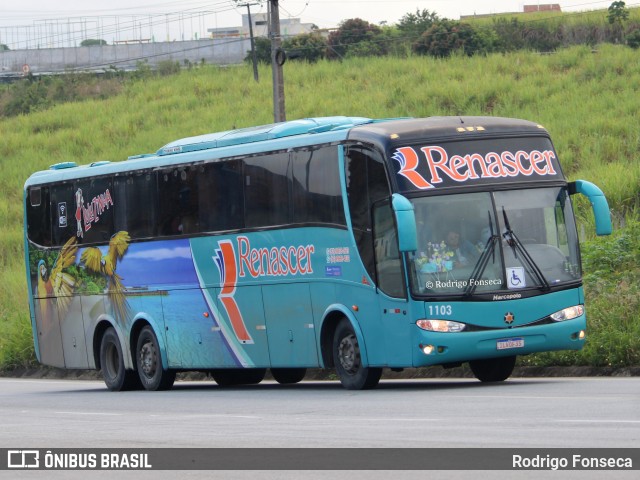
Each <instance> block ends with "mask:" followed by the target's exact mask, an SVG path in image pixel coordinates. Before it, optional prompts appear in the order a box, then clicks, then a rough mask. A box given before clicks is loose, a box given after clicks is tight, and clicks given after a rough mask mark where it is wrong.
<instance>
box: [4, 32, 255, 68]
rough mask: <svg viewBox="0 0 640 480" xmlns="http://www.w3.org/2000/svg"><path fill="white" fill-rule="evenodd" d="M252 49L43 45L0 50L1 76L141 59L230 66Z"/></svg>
mask: <svg viewBox="0 0 640 480" xmlns="http://www.w3.org/2000/svg"><path fill="white" fill-rule="evenodd" d="M250 49H251V42H250V40H248V39H232V40H230V39H203V40H190V41H184V42H156V43H136V44H125V45H101V46H98V45H96V46H91V47H76V48H43V49H32V50H10V51H2V52H0V76H2V75H6V76H15V75H22V74H23V73H24V72H25V70H28V71H29V72H31V73H33V74H34V75H38V74H48V73H61V72H64V71H66V70H70V69H73V70H97V71H99V70H107V69H109V67H110V66H111V65H113V66H114V67H116V68H117V69H119V70H132V69H135V68H136V64H137V62H139V61H146V62H148V64H149V65H150V66H151V67H155V66H156V65H158V63H160V62H163V61H167V60H171V61H174V62H175V61H178V62H180V64H181V65H182V64H184V61H185V60H188V61H189V62H191V63H199V62H201V61H202V60H203V59H204V61H205V63H207V64H216V65H229V64H234V63H241V62H242V60H243V59H244V57H245V56H246V55H247V51H249V50H250Z"/></svg>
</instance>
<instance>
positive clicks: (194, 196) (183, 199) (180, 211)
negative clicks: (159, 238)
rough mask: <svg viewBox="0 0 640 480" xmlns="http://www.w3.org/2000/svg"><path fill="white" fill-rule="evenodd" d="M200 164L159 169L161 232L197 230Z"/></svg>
mask: <svg viewBox="0 0 640 480" xmlns="http://www.w3.org/2000/svg"><path fill="white" fill-rule="evenodd" d="M198 210H199V206H198V167H194V166H185V167H180V168H170V169H166V170H161V171H159V172H158V217H159V228H160V232H159V233H160V235H182V234H189V233H198V232H199V231H200V227H199V225H198Z"/></svg>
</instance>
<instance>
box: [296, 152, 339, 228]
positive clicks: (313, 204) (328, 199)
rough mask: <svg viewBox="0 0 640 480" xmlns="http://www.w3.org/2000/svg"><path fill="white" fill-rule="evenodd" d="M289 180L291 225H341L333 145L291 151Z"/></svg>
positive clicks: (335, 158) (335, 153)
mask: <svg viewBox="0 0 640 480" xmlns="http://www.w3.org/2000/svg"><path fill="white" fill-rule="evenodd" d="M292 177H293V185H292V188H293V192H292V193H293V222H294V223H314V222H319V223H331V224H338V225H344V224H345V218H344V207H343V205H342V193H341V189H340V171H339V169H338V148H337V147H336V146H329V147H321V148H319V149H315V150H298V151H295V152H293V154H292Z"/></svg>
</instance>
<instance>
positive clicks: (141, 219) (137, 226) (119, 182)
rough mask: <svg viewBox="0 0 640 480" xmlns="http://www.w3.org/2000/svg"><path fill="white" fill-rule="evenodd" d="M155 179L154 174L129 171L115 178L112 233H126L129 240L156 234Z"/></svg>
mask: <svg viewBox="0 0 640 480" xmlns="http://www.w3.org/2000/svg"><path fill="white" fill-rule="evenodd" d="M155 178H156V177H155V174H153V173H151V172H149V171H147V172H131V173H128V174H126V175H123V176H119V177H116V178H115V179H114V181H113V189H114V192H115V193H114V195H115V198H116V199H117V200H116V204H115V206H114V208H115V210H114V217H115V218H114V223H115V228H114V231H115V232H119V231H125V232H128V233H129V235H130V236H131V238H132V239H136V238H149V237H153V236H154V235H155V225H156V194H155V192H156V183H155Z"/></svg>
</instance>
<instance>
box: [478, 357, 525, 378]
mask: <svg viewBox="0 0 640 480" xmlns="http://www.w3.org/2000/svg"><path fill="white" fill-rule="evenodd" d="M469 366H470V367H471V371H472V372H473V375H474V376H475V377H476V378H477V379H478V380H480V381H481V382H502V381H504V380H506V379H507V378H509V377H510V376H511V374H512V373H513V368H514V367H515V366H516V357H515V355H514V356H513V357H500V358H485V359H483V360H471V361H470V362H469Z"/></svg>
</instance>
